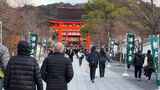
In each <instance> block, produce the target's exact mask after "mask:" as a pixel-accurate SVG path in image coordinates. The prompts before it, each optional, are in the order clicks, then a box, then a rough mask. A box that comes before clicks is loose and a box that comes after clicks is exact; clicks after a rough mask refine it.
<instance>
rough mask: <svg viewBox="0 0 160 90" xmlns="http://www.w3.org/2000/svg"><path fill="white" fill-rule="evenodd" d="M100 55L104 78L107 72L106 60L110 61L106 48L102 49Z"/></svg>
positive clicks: (100, 67) (100, 68)
mask: <svg viewBox="0 0 160 90" xmlns="http://www.w3.org/2000/svg"><path fill="white" fill-rule="evenodd" d="M99 55H100V59H99V71H100V77H101V78H102V77H104V74H105V67H106V61H107V60H108V61H109V59H108V57H107V55H106V53H105V50H104V48H101V49H100V53H99Z"/></svg>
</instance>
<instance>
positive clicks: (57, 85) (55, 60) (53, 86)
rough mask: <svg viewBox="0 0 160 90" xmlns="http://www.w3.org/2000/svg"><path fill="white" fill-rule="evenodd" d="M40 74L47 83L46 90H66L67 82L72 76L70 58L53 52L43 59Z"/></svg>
mask: <svg viewBox="0 0 160 90" xmlns="http://www.w3.org/2000/svg"><path fill="white" fill-rule="evenodd" d="M41 74H42V78H43V80H44V81H45V82H46V83H47V88H46V90H67V83H69V82H70V81H71V79H72V78H73V67H72V64H71V60H69V59H68V58H66V57H65V56H64V54H61V53H54V54H53V55H50V56H48V57H47V58H46V59H45V60H44V62H43V65H42V68H41Z"/></svg>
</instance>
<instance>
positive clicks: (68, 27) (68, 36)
mask: <svg viewBox="0 0 160 90" xmlns="http://www.w3.org/2000/svg"><path fill="white" fill-rule="evenodd" d="M49 23H50V28H53V31H54V32H56V33H57V34H58V36H57V37H58V38H57V39H58V42H66V43H67V45H70V46H72V44H73V41H76V42H78V43H77V44H78V45H79V47H80V46H81V45H82V42H83V39H82V35H81V32H80V30H81V28H82V27H83V25H84V23H83V22H81V21H64V20H50V21H49ZM85 40H86V49H89V48H90V46H91V37H90V34H89V33H88V34H87V37H86V39H85Z"/></svg>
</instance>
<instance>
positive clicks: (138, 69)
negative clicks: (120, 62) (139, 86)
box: [135, 66, 142, 78]
mask: <svg viewBox="0 0 160 90" xmlns="http://www.w3.org/2000/svg"><path fill="white" fill-rule="evenodd" d="M141 74H142V66H135V78H141Z"/></svg>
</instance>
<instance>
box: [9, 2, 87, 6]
mask: <svg viewBox="0 0 160 90" xmlns="http://www.w3.org/2000/svg"><path fill="white" fill-rule="evenodd" d="M7 2H8V3H9V5H10V6H13V7H17V6H23V5H24V3H28V4H32V5H34V6H39V5H47V4H52V3H56V2H64V3H72V4H76V3H85V2H87V0H7Z"/></svg>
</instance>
